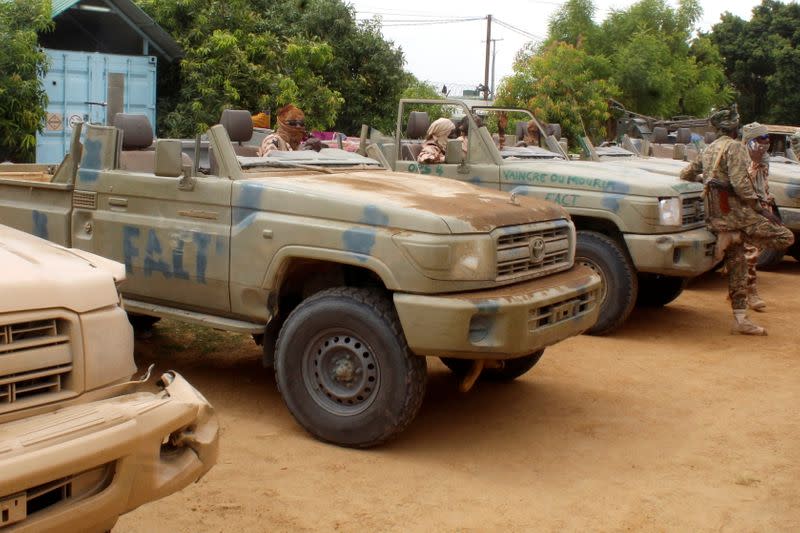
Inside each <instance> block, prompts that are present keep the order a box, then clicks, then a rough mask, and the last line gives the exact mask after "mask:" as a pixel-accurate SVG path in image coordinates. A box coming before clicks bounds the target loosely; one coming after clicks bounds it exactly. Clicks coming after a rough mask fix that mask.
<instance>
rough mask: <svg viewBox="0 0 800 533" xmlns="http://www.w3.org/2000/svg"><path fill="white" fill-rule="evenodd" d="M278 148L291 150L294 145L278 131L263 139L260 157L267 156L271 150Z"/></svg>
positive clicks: (285, 150) (284, 150) (259, 152)
mask: <svg viewBox="0 0 800 533" xmlns="http://www.w3.org/2000/svg"><path fill="white" fill-rule="evenodd" d="M274 150H278V151H281V152H291V151H292V147H291V145H290V144H289V143H287V142H286V141H284V140H283V137H281V136H280V135H278V134H277V133H270V134H269V135H267V136H266V137H264V140H263V141H261V147H260V148H259V149H258V156H259V157H266V156H268V155H269V153H270V152H272V151H274Z"/></svg>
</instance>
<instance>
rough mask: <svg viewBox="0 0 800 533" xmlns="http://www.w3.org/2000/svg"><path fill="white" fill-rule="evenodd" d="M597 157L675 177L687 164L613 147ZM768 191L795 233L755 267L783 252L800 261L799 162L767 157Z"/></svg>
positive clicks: (765, 253) (766, 252) (770, 262)
mask: <svg viewBox="0 0 800 533" xmlns="http://www.w3.org/2000/svg"><path fill="white" fill-rule="evenodd" d="M603 153H606V154H610V152H608V151H607V152H600V154H601V155H600V158H601V159H603V160H607V162H608V163H609V164H612V165H614V166H620V167H628V168H631V167H632V168H639V169H642V170H647V171H648V172H651V173H656V174H664V175H667V176H674V177H678V176H679V175H680V172H681V170H682V169H683V168H685V167H686V165H687V164H688V163H686V162H685V161H675V160H670V159H661V158H654V157H649V158H644V157H639V156H638V155H637V154H635V153H632V152H629V151H627V150H623V149H621V148H619V147H616V148H615V150H614V152H613V154H614V155H613V156H611V155H602V154H603ZM769 192H770V194H772V195H773V196H774V197H775V205H776V207H777V209H778V214H779V216H780V218H781V220H783V223H784V224H785V225H786V227H787V228H789V229H790V230H792V232H793V233H794V235H795V244H793V245H792V246H791V247H790V248H789V249H788V250H785V251H784V250H762V252H761V254H760V255H759V257H758V267H759V268H770V267H773V266H775V265H776V264H778V263H779V262H780V261H782V260H783V257H784V255H787V254H788V255H791V256H792V257H794V258H795V259H797V260H798V261H800V243H798V242H797V240H798V239H797V238H798V237H800V163H798V162H797V161H794V160H792V159H789V158H788V157H785V156H783V155H780V152H778V153H775V154H774V155H771V156H770V164H769Z"/></svg>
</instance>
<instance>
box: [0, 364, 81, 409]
mask: <svg viewBox="0 0 800 533" xmlns="http://www.w3.org/2000/svg"><path fill="white" fill-rule="evenodd" d="M71 371H72V365H62V366H57V367H52V368H45V369H42V370H37V371H35V372H25V373H21V374H15V375H12V376H3V377H0V405H1V404H4V403H14V402H18V401H19V400H22V399H24V398H29V397H31V396H37V395H39V394H45V393H48V392H61V390H62V389H63V387H64V381H65V378H66V377H67V376H68V375H69V373H70V372H71Z"/></svg>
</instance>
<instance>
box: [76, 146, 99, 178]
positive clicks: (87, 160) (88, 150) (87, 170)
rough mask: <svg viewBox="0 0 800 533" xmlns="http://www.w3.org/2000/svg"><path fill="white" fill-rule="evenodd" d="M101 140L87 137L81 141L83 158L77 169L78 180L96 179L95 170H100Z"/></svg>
mask: <svg viewBox="0 0 800 533" xmlns="http://www.w3.org/2000/svg"><path fill="white" fill-rule="evenodd" d="M102 153H103V142H102V141H101V140H100V139H87V140H86V141H85V142H84V143H83V158H82V159H81V168H80V170H78V180H80V181H85V182H90V183H91V182H95V181H97V171H98V170H101V167H102V163H101V155H102Z"/></svg>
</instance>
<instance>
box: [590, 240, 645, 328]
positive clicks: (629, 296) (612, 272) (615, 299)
mask: <svg viewBox="0 0 800 533" xmlns="http://www.w3.org/2000/svg"><path fill="white" fill-rule="evenodd" d="M575 262H576V263H577V264H581V265H586V266H588V267H589V268H591V269H592V270H594V271H595V272H597V273H598V274H600V277H601V278H603V288H602V289H601V295H600V318H598V319H597V323H595V325H594V326H592V327H591V328H589V329H588V330H587V331H586V333H588V334H590V335H605V334H607V333H611V332H612V331H614V330H615V329H617V328H618V327H619V326H621V325H622V323H623V322H625V320H626V319H627V318H628V315H630V314H631V311H632V310H633V306H634V304H635V303H636V295H637V293H638V289H639V283H638V281H639V280H638V277H637V275H636V270H635V269H634V267H633V264H632V263H631V260H630V259H629V258H628V254H627V253H626V252H625V250H623V249H622V247H621V246H620V245H619V244H618V243H617V242H616V241H615V240H614V239H612V238H611V237H608V236H606V235H603V234H602V233H597V232H594V231H579V232H578V242H577V250H576V252H575Z"/></svg>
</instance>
